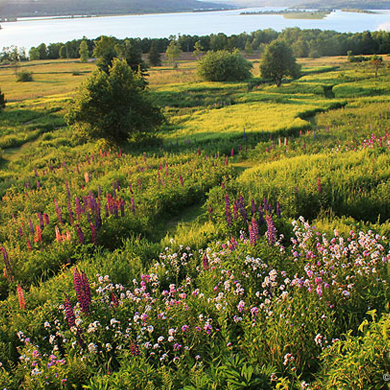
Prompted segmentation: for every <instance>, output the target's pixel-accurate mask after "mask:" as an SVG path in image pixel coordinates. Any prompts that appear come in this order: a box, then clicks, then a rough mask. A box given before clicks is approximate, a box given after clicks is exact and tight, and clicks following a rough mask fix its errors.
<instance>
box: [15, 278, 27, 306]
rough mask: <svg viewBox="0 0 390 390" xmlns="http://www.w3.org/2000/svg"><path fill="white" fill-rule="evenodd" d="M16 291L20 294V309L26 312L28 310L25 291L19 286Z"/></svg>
mask: <svg viewBox="0 0 390 390" xmlns="http://www.w3.org/2000/svg"><path fill="white" fill-rule="evenodd" d="M16 290H17V292H18V299H19V309H23V310H24V309H25V308H26V304H25V300H24V293H23V289H22V288H21V287H20V286H19V284H18V285H17V287H16Z"/></svg>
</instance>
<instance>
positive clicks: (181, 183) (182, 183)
mask: <svg viewBox="0 0 390 390" xmlns="http://www.w3.org/2000/svg"><path fill="white" fill-rule="evenodd" d="M180 185H181V186H182V187H184V181H183V177H182V176H181V175H180Z"/></svg>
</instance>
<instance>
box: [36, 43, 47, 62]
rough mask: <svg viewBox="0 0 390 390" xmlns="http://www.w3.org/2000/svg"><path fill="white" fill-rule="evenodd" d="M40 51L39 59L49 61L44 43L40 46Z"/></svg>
mask: <svg viewBox="0 0 390 390" xmlns="http://www.w3.org/2000/svg"><path fill="white" fill-rule="evenodd" d="M38 51H39V58H40V59H41V60H46V59H47V47H46V45H45V44H44V43H41V44H40V45H39V46H38Z"/></svg>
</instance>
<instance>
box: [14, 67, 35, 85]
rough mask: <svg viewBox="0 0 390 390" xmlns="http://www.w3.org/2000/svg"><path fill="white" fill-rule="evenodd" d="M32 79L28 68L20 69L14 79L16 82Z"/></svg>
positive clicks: (31, 73)
mask: <svg viewBox="0 0 390 390" xmlns="http://www.w3.org/2000/svg"><path fill="white" fill-rule="evenodd" d="M33 80H34V78H33V72H29V71H28V70H22V71H20V72H18V73H17V74H16V81H18V82H21V83H26V82H28V81H33Z"/></svg>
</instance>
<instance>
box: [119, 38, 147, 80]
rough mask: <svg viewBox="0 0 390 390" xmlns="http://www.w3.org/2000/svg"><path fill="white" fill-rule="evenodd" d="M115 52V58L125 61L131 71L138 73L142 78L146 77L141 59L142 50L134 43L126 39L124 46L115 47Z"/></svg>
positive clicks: (145, 67)
mask: <svg viewBox="0 0 390 390" xmlns="http://www.w3.org/2000/svg"><path fill="white" fill-rule="evenodd" d="M115 51H116V54H117V55H116V57H118V58H120V59H124V60H126V63H127V65H129V66H130V68H131V69H132V71H134V72H139V73H140V75H141V76H142V77H143V78H145V76H147V73H146V71H147V66H146V64H145V62H144V60H143V59H142V50H141V48H140V47H138V45H137V44H136V43H132V42H130V40H129V39H126V40H125V44H124V45H119V44H118V45H116V46H115Z"/></svg>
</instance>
